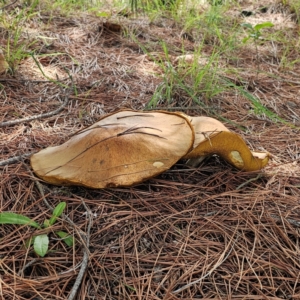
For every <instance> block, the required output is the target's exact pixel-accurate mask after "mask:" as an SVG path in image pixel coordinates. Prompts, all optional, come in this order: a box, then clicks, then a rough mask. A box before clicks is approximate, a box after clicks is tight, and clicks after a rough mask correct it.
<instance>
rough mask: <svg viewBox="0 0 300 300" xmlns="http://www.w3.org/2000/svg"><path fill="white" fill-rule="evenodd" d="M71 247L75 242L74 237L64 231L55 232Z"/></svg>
mask: <svg viewBox="0 0 300 300" xmlns="http://www.w3.org/2000/svg"><path fill="white" fill-rule="evenodd" d="M55 233H56V234H57V235H58V236H59V237H60V238H61V239H62V240H63V241H64V242H65V243H66V244H67V245H68V246H69V247H72V246H73V244H74V237H73V236H71V235H70V234H68V233H67V232H64V231H56V232H55Z"/></svg>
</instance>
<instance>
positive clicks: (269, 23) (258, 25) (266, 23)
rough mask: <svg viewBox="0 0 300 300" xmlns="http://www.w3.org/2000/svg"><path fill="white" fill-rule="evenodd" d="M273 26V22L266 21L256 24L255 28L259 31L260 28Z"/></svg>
mask: <svg viewBox="0 0 300 300" xmlns="http://www.w3.org/2000/svg"><path fill="white" fill-rule="evenodd" d="M273 26H274V24H273V23H271V22H265V23H260V24H257V25H255V26H254V29H255V30H257V31H259V30H261V29H263V28H267V27H273Z"/></svg>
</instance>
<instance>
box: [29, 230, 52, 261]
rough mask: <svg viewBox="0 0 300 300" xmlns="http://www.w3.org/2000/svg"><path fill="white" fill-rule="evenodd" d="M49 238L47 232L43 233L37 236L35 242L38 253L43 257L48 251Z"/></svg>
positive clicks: (35, 249)
mask: <svg viewBox="0 0 300 300" xmlns="http://www.w3.org/2000/svg"><path fill="white" fill-rule="evenodd" d="M48 246H49V238H48V236H47V234H41V235H38V236H36V237H35V239H34V242H33V249H34V251H35V253H36V254H38V255H39V256H41V257H44V256H45V254H46V253H47V251H48Z"/></svg>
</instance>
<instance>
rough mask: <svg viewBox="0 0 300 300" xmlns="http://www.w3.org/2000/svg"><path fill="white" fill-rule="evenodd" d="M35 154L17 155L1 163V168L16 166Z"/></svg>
mask: <svg viewBox="0 0 300 300" xmlns="http://www.w3.org/2000/svg"><path fill="white" fill-rule="evenodd" d="M34 153H35V152H29V153H24V154H21V155H17V156H14V157H11V158H8V159H5V160H2V161H0V167H3V166H6V165H10V164H14V163H17V162H19V161H22V160H23V159H24V158H26V157H29V156H31V155H32V154H34Z"/></svg>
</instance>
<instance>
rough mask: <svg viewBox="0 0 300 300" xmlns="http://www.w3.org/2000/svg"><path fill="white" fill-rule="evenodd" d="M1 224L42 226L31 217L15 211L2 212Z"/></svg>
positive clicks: (0, 215) (0, 216)
mask: <svg viewBox="0 0 300 300" xmlns="http://www.w3.org/2000/svg"><path fill="white" fill-rule="evenodd" d="M0 224H15V225H29V226H32V227H35V228H38V229H39V228H40V225H39V224H38V223H36V222H35V221H33V220H31V219H30V218H28V217H26V216H23V215H20V214H16V213H13V212H2V213H0Z"/></svg>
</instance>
